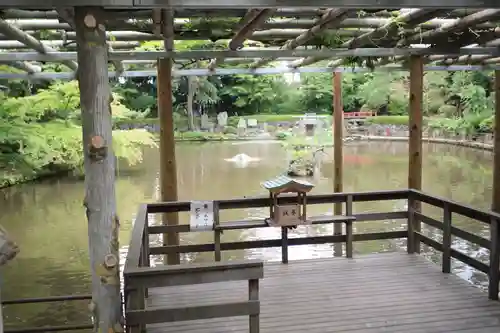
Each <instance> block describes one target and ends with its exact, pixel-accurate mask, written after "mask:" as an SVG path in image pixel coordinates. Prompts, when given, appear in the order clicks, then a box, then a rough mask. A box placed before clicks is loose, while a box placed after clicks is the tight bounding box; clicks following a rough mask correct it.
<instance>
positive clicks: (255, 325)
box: [248, 228, 286, 333]
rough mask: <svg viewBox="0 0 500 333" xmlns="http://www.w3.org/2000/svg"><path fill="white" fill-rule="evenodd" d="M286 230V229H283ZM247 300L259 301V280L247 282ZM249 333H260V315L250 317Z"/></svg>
mask: <svg viewBox="0 0 500 333" xmlns="http://www.w3.org/2000/svg"><path fill="white" fill-rule="evenodd" d="M283 229H286V228H283ZM248 300H249V301H258V300H259V279H251V280H248ZM248 325H249V332H250V333H259V332H260V315H259V314H254V315H250V318H249V321H248Z"/></svg>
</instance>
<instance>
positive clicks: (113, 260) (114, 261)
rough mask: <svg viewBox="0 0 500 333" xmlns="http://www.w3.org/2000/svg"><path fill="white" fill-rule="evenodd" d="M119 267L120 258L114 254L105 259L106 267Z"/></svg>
mask: <svg viewBox="0 0 500 333" xmlns="http://www.w3.org/2000/svg"><path fill="white" fill-rule="evenodd" d="M117 265H118V258H117V257H116V256H115V255H114V254H111V253H110V254H108V255H106V256H105V257H104V267H106V268H107V269H113V268H115V267H116V266H117Z"/></svg>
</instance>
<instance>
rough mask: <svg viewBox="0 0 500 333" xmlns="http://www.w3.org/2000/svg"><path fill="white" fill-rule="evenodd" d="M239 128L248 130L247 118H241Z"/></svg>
mask: <svg viewBox="0 0 500 333" xmlns="http://www.w3.org/2000/svg"><path fill="white" fill-rule="evenodd" d="M238 128H247V121H246V120H245V118H240V120H239V121H238Z"/></svg>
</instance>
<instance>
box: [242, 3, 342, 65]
mask: <svg viewBox="0 0 500 333" xmlns="http://www.w3.org/2000/svg"><path fill="white" fill-rule="evenodd" d="M348 14H349V11H348V10H347V9H338V8H337V9H331V10H329V11H328V12H326V13H325V14H323V15H322V16H321V18H320V19H318V20H317V21H316V23H315V24H314V26H313V27H311V28H310V29H309V30H307V31H305V32H304V33H302V34H300V35H299V36H297V37H296V38H294V39H292V40H289V41H288V42H286V43H285V45H283V46H282V49H284V50H293V49H295V48H297V47H299V46H301V45H304V44H305V43H306V42H307V41H309V40H310V39H312V38H314V37H315V36H316V35H317V34H319V33H321V32H322V31H324V30H325V29H330V28H333V27H335V26H337V25H338V24H339V23H340V22H342V20H343V19H345V18H346V17H347V15H348ZM274 59H276V58H275V57H273V58H264V59H260V60H258V61H256V62H254V63H253V64H252V65H250V68H258V67H261V66H263V65H265V64H267V63H269V62H271V61H273V60H274Z"/></svg>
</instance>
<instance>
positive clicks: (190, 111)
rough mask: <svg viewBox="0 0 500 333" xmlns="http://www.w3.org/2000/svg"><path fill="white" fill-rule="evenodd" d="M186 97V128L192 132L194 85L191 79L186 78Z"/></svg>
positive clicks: (190, 77) (189, 77)
mask: <svg viewBox="0 0 500 333" xmlns="http://www.w3.org/2000/svg"><path fill="white" fill-rule="evenodd" d="M187 80H188V95H187V116H188V126H189V130H190V131H193V130H194V114H193V102H194V83H193V77H192V76H188V77H187Z"/></svg>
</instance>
